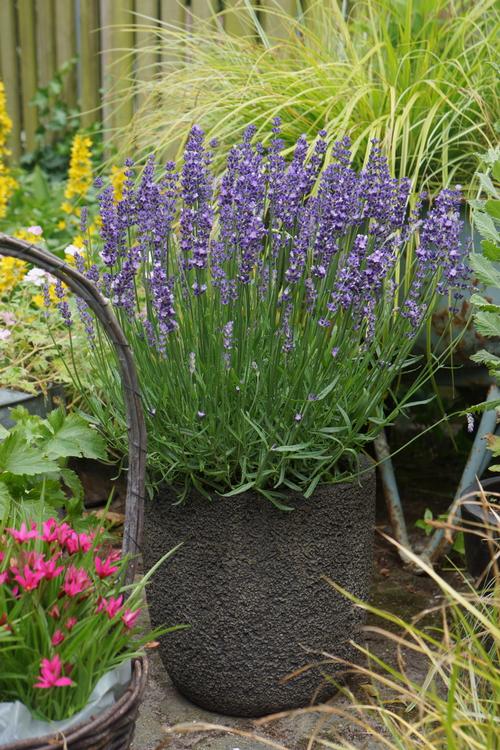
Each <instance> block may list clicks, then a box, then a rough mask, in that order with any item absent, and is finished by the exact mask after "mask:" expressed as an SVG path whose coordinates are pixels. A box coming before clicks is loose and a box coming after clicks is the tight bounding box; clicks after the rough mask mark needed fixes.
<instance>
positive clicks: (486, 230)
mask: <svg viewBox="0 0 500 750" xmlns="http://www.w3.org/2000/svg"><path fill="white" fill-rule="evenodd" d="M474 224H475V225H476V229H477V231H478V232H479V234H480V235H481V237H484V238H485V239H487V240H491V241H492V242H497V241H498V231H497V228H496V226H495V222H494V221H493V219H492V218H491V216H489V214H487V213H483V212H482V211H476V213H475V214H474Z"/></svg>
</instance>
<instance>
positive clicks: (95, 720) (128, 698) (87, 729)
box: [0, 655, 149, 750]
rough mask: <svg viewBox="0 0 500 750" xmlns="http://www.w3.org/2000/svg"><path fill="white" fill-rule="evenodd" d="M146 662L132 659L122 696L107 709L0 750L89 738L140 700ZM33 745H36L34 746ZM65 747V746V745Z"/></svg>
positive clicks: (32, 749) (32, 748) (21, 749)
mask: <svg viewBox="0 0 500 750" xmlns="http://www.w3.org/2000/svg"><path fill="white" fill-rule="evenodd" d="M148 670H149V665H148V660H147V657H146V656H145V655H140V656H137V657H134V659H133V660H132V677H131V680H130V683H129V684H128V686H127V688H126V689H125V691H124V693H123V695H121V696H120V698H119V699H118V700H117V701H116V702H115V703H113V704H112V705H111V706H109V708H107V709H105V710H104V711H101V712H100V713H98V714H97V715H96V716H92V717H91V718H90V719H84V720H83V721H79V722H78V724H75V725H74V726H71V727H69V729H68V730H67V731H66V732H55V733H52V734H45V735H41V736H37V737H30V738H27V739H24V740H16V741H15V742H12V743H10V744H8V745H0V748H1V749H2V750H35V748H38V747H42V746H43V745H47V746H51V745H52V746H54V747H55V748H57V744H55V741H64V742H65V743H66V744H67V745H68V747H69V746H70V743H71V742H74V741H75V740H78V739H80V738H81V737H84V736H91V735H92V734H93V733H94V732H96V730H99V729H101V728H102V727H105V726H106V725H107V724H109V723H111V721H112V720H113V719H116V718H117V717H118V716H119V715H124V714H127V713H128V712H129V711H130V710H131V709H132V708H133V707H134V706H135V705H136V704H138V703H139V702H140V700H141V698H142V694H143V692H144V687H145V685H146V680H147V676H148ZM34 743H37V744H36V745H35V744H34ZM65 746H66V745H65Z"/></svg>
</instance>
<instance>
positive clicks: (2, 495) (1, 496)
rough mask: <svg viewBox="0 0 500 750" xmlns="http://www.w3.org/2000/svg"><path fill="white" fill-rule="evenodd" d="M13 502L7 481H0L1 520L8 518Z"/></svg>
mask: <svg viewBox="0 0 500 750" xmlns="http://www.w3.org/2000/svg"><path fill="white" fill-rule="evenodd" d="M12 502H13V497H12V495H11V494H10V492H9V488H8V487H7V485H6V484H5V482H0V520H1V519H3V518H7V516H8V515H9V512H10V507H11V503H12Z"/></svg>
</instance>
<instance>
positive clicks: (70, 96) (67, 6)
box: [55, 0, 77, 105]
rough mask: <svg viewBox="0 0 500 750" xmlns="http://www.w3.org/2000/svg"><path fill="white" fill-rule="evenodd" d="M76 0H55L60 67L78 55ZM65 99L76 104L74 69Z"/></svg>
mask: <svg viewBox="0 0 500 750" xmlns="http://www.w3.org/2000/svg"><path fill="white" fill-rule="evenodd" d="M73 2H74V0H55V14H56V61H57V67H58V68H60V67H61V66H62V65H64V63H67V62H68V61H69V60H71V59H73V58H74V57H75V55H76V25H75V6H74V4H73ZM63 96H64V99H65V101H66V102H67V103H68V104H70V105H75V104H76V99H77V78H76V70H75V69H73V70H71V71H70V73H69V74H68V75H67V76H66V78H65V81H64V94H63Z"/></svg>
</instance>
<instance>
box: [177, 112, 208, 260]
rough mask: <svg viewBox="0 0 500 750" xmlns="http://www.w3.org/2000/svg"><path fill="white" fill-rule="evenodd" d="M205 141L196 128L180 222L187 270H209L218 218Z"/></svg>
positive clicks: (184, 179) (183, 180)
mask: <svg viewBox="0 0 500 750" xmlns="http://www.w3.org/2000/svg"><path fill="white" fill-rule="evenodd" d="M203 138H204V133H203V130H202V129H201V128H200V127H199V126H198V125H194V126H193V127H192V128H191V132H190V134H189V138H188V141H187V145H186V149H185V151H184V166H183V169H182V178H181V185H182V199H183V203H184V205H183V208H182V211H181V220H180V247H181V251H182V253H183V255H184V261H183V265H184V269H185V270H190V269H192V268H195V269H198V270H201V269H203V268H206V266H207V260H208V250H209V239H210V233H211V230H212V224H213V217H214V212H213V208H212V205H211V200H212V180H211V176H210V173H209V171H208V168H207V166H208V165H207V155H206V152H205V150H204V145H203Z"/></svg>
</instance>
